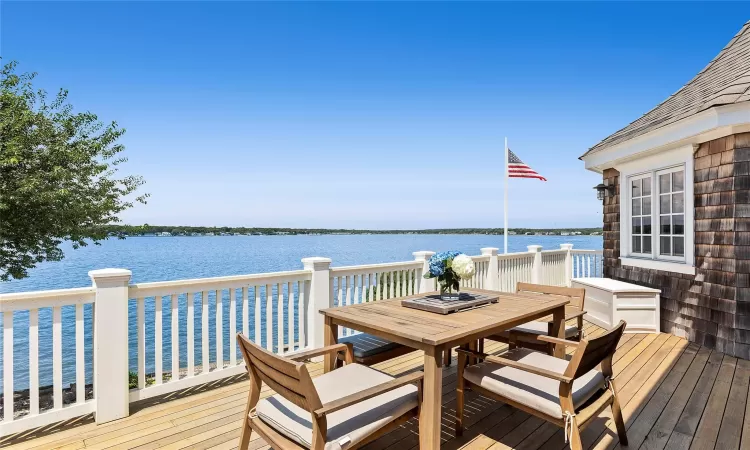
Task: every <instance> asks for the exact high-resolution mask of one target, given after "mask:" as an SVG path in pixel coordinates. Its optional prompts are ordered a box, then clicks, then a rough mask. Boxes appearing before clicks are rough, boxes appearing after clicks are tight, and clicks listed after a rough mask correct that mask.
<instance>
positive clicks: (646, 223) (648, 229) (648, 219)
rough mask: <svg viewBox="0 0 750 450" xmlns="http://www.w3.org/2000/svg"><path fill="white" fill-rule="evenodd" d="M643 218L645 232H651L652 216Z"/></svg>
mask: <svg viewBox="0 0 750 450" xmlns="http://www.w3.org/2000/svg"><path fill="white" fill-rule="evenodd" d="M642 220H643V234H651V217H644V218H643V219H642ZM644 245H645V244H644Z"/></svg>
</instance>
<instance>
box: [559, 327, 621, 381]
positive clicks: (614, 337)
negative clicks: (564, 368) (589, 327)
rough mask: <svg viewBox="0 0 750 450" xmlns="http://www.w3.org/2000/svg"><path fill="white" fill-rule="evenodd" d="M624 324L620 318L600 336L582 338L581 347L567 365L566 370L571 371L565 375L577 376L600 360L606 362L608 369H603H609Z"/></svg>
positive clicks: (599, 362) (594, 366)
mask: <svg viewBox="0 0 750 450" xmlns="http://www.w3.org/2000/svg"><path fill="white" fill-rule="evenodd" d="M625 325H626V324H625V321H624V320H621V321H620V323H619V324H617V326H616V327H614V328H612V329H611V330H609V331H607V332H606V333H604V334H603V335H602V336H599V337H597V338H595V339H591V340H587V339H583V340H582V341H581V344H582V345H581V347H580V348H579V349H578V350H577V351H576V353H575V354H574V355H573V358H572V359H571V361H570V365H569V366H568V370H569V371H571V372H572V373H566V375H568V376H572V377H573V378H578V377H580V376H582V375H584V374H586V373H588V372H589V371H590V370H592V369H595V368H596V367H597V366H598V365H599V364H601V363H602V362H606V363H607V366H608V369H607V370H605V371H608V370H610V369H611V367H609V366H611V358H612V356H613V355H614V354H615V351H616V350H617V344H618V343H619V342H620V338H621V337H622V334H623V332H624V331H625ZM607 375H611V374H607Z"/></svg>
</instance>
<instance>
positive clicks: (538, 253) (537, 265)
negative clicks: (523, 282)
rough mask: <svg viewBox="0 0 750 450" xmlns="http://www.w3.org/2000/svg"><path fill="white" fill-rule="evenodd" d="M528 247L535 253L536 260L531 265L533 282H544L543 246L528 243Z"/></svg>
mask: <svg viewBox="0 0 750 450" xmlns="http://www.w3.org/2000/svg"><path fill="white" fill-rule="evenodd" d="M526 248H527V249H528V250H529V252H530V253H533V254H534V262H533V263H532V265H531V282H532V283H533V284H542V246H541V245H527V246H526Z"/></svg>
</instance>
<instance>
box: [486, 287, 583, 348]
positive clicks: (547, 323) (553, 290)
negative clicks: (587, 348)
mask: <svg viewBox="0 0 750 450" xmlns="http://www.w3.org/2000/svg"><path fill="white" fill-rule="evenodd" d="M516 292H529V293H532V294H543V295H552V296H556V297H565V298H567V299H568V300H569V301H570V303H569V304H568V305H567V306H566V307H565V321H566V322H567V321H569V320H573V319H575V320H576V321H577V323H576V324H575V325H567V323H566V325H565V339H568V340H575V341H578V340H580V339H581V338H582V337H583V316H584V315H586V311H585V310H584V309H583V306H584V302H585V300H586V290H585V289H582V288H569V287H559V286H546V285H543V284H530V283H520V282H519V283H518V284H516ZM511 331H512V332H514V333H516V334H517V338H516V342H515V343H513V344H511V342H510V333H511ZM551 334H552V318H551V317H550V319H549V320H536V321H532V322H527V323H525V324H523V325H519V326H517V327H515V328H512V329H511V330H508V331H505V332H502V333H499V334H496V335H493V336H488V337H487V339H492V340H493V341H499V342H504V343H506V344H509V347H510V348H511V349H512V348H514V347H515V346H520V347H525V348H531V349H534V350H539V351H543V352H547V353H549V354H551V352H552V345H551V344H549V343H547V342H539V341H538V340H537V339H536V338H537V336H540V335H548V336H549V335H551ZM479 347H480V351H481V349H482V347H483V345H482V343H481V342H480V344H479Z"/></svg>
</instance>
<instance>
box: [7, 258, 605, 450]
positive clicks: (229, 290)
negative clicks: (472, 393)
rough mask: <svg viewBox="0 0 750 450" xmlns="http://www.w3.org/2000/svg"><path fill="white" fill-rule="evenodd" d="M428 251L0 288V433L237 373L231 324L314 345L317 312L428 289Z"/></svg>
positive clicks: (486, 277) (512, 270) (99, 414)
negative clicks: (191, 275)
mask: <svg viewBox="0 0 750 450" xmlns="http://www.w3.org/2000/svg"><path fill="white" fill-rule="evenodd" d="M433 254H434V253H433V252H428V251H422V252H415V253H414V256H415V259H414V260H411V261H404V262H395V263H386V264H371V265H363V266H349V267H333V268H332V267H330V265H331V260H330V259H327V258H306V259H304V260H303V265H304V269H303V270H297V271H289V272H276V273H264V274H252V275H239V276H229V277H216V278H203V279H193V280H179V281H164V282H155V283H138V284H129V281H130V275H131V274H130V271H129V270H125V269H103V270H95V271H92V272H90V273H89V275H90V276H91V278H92V280H93V286H92V287H86V288H80V289H64V290H56V291H40V292H28V293H19V294H0V313H2V316H3V318H2V323H3V327H2V329H3V334H2V341H3V345H2V366H3V370H2V391H1V393H2V402H0V404H2V406H3V420H2V422H0V435H7V434H11V433H16V432H19V431H24V430H28V429H31V428H36V427H39V426H44V425H48V424H51V423H54V422H58V421H61V420H67V419H70V418H73V417H76V416H81V415H85V414H90V413H95V415H96V420H97V422H106V421H109V420H114V419H117V418H120V417H125V416H127V415H128V414H129V404H130V403H131V402H134V401H138V400H143V399H146V398H150V397H154V396H157V395H162V394H166V393H169V392H173V391H177V390H181V389H184V388H188V387H192V386H196V385H199V384H203V383H206V382H210V381H214V380H217V379H221V378H225V377H229V376H233V375H236V374H240V373H242V372H243V371H244V363H243V361H242V358H241V356H240V353H239V350H238V348H237V346H236V341H235V337H234V336H235V334H236V333H237V332H242V333H243V334H245V335H246V336H249V337H250V338H251V339H253V340H254V341H255V342H257V343H259V344H260V345H262V346H263V347H265V348H266V349H268V350H269V351H272V352H276V353H281V354H285V353H291V352H297V351H300V350H303V349H306V348H314V347H319V346H321V345H322V343H323V328H324V327H323V323H322V315H320V314H319V313H318V311H319V310H320V309H322V308H327V307H330V306H338V305H352V304H358V303H363V302H371V301H380V300H383V299H388V298H394V297H399V296H404V295H411V294H416V293H420V292H428V291H432V290H434V289H435V280H434V279H425V278H423V276H422V275H423V274H424V273H425V271H426V270H427V261H428V260H429V258H430V256H432V255H433ZM601 255H602V252H601V251H595V250H572V245H569V244H564V245H562V246H561V249H560V250H551V251H542V249H541V247H540V246H529V251H528V252H519V253H510V254H498V250H497V249H496V248H483V249H482V252H481V255H478V256H472V259H473V260H474V262H475V264H476V268H477V271H476V274H475V275H474V277H473V278H472V279H470V280H466V281H464V282H462V285H463V286H464V287H474V288H481V289H488V290H499V291H505V292H513V291H514V290H515V286H516V283H517V282H519V281H523V282H532V283H545V284H556V285H568V284H569V283H570V280H571V279H572V278H573V277H574V276H575V277H582V276H597V275H599V276H600V275H601V262H602V257H601ZM14 327H15V328H17V329H19V327H21V328H23V327H28V333H20V332H19V333H15V334H14ZM87 330H88V331H87ZM340 330H341V331H340V332H341V333H342V334H345V335H346V334H351V333H352V330H346V329H341V328H340ZM50 336H51V338H49V339H48V337H50ZM65 336H74V337H75V338H74V342H72V343H71V342H68V341H67V339H69V338H66V337H65ZM27 337H28V338H27ZM40 337H41V339H40ZM63 341H65V343H64V342H63ZM63 350H65V351H63ZM68 350H70V351H68ZM25 355H28V357H26V356H25ZM14 357H15V358H16V359H15V360H14ZM26 362H28V364H24V363H26ZM94 362H96V364H94ZM128 372H131V373H133V377H134V380H133V386H132V388H131V387H130V386H129V384H130V383H129V379H128V378H129V376H128ZM41 373H44V374H45V375H43V376H41V378H40V374H41ZM48 373H51V377H48V376H47V375H46V374H48ZM22 378H24V379H25V380H27V383H26V385H24V383H21V382H18V381H19V380H21V379H22ZM47 378H49V379H47ZM42 385H44V387H45V389H40V388H41V387H42ZM47 385H51V400H50V399H48V397H49V395H50V394H48V393H47V392H48V390H47V389H46V386H47ZM26 387H28V390H29V393H28V394H27V395H28V400H29V401H28V403H29V407H28V410H24V411H14V405H13V401H12V399H13V397H14V393H15V394H19V393H21V394H22V395H24V390H25V389H26ZM92 391H95V392H96V394H95V395H91V392H92ZM40 392H43V395H44V396H45V401H42V399H40ZM73 393H74V394H75V395H73ZM87 393H89V394H88V397H89V398H86V397H87ZM48 404H49V405H51V406H44V407H43V405H48Z"/></svg>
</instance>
